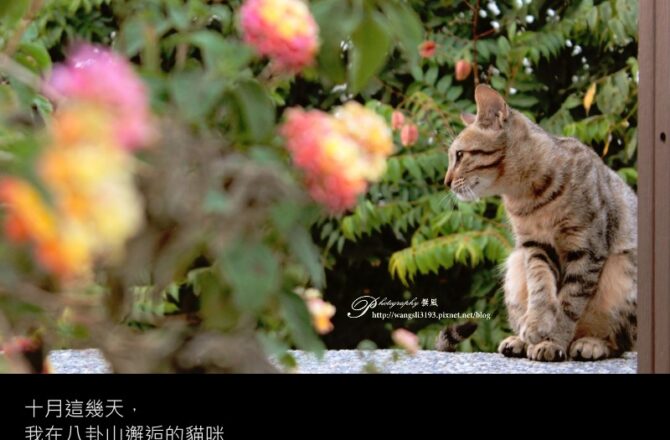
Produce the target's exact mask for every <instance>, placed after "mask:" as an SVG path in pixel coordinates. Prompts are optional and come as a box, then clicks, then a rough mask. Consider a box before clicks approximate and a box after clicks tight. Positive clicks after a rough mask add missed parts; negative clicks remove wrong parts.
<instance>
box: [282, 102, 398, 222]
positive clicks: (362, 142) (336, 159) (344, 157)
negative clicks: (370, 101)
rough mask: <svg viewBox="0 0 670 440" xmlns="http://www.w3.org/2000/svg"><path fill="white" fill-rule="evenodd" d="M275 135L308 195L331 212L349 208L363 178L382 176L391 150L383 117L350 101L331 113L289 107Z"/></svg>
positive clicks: (362, 187)
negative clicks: (283, 143)
mask: <svg viewBox="0 0 670 440" xmlns="http://www.w3.org/2000/svg"><path fill="white" fill-rule="evenodd" d="M281 134H282V136H284V138H285V139H286V148H287V149H288V150H289V152H290V153H291V156H292V157H293V163H294V164H295V165H296V166H297V167H298V168H300V169H301V170H302V171H303V173H304V179H305V184H306V186H307V189H308V191H309V193H310V195H311V196H312V198H313V199H314V200H316V201H317V202H318V203H320V204H322V205H324V206H325V207H326V208H327V209H328V210H329V211H331V212H332V213H340V212H343V211H345V210H347V209H349V208H351V207H353V206H354V205H355V204H356V201H357V198H358V196H359V195H360V194H362V193H363V192H365V190H366V189H367V185H368V181H375V180H378V179H379V178H380V177H381V176H382V174H383V173H384V171H385V169H386V157H388V155H390V154H391V153H392V152H393V141H392V139H391V134H390V130H389V129H388V127H387V126H386V124H385V122H384V120H383V119H382V118H381V117H380V116H378V115H377V114H376V113H374V112H373V111H372V110H369V109H366V108H365V107H363V106H361V105H360V104H358V103H355V102H349V103H347V104H345V105H344V106H342V107H340V108H338V109H337V110H336V111H335V114H334V116H331V115H329V114H328V113H324V112H322V111H319V110H310V111H305V110H302V109H299V108H293V109H289V110H287V112H286V121H285V122H284V124H283V126H282V128H281Z"/></svg>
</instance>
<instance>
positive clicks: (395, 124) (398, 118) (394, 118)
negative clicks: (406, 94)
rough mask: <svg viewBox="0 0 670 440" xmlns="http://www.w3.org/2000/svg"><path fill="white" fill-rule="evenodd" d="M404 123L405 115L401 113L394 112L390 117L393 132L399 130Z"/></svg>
mask: <svg viewBox="0 0 670 440" xmlns="http://www.w3.org/2000/svg"><path fill="white" fill-rule="evenodd" d="M404 123H405V115H403V114H402V112H400V111H398V110H396V111H394V112H393V114H392V115H391V128H392V129H394V130H399V129H400V128H401V127H402V126H403V124H404Z"/></svg>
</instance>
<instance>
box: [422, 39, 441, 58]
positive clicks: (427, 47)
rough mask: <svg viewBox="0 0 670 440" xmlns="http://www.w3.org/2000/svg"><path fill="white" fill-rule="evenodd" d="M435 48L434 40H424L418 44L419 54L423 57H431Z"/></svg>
mask: <svg viewBox="0 0 670 440" xmlns="http://www.w3.org/2000/svg"><path fill="white" fill-rule="evenodd" d="M436 50H437V43H436V42H434V41H430V40H428V41H424V42H423V43H421V44H420V45H419V55H421V56H422V57H423V58H431V57H433V56H434V55H435V51H436Z"/></svg>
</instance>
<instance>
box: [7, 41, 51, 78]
mask: <svg viewBox="0 0 670 440" xmlns="http://www.w3.org/2000/svg"><path fill="white" fill-rule="evenodd" d="M14 57H15V58H16V61H18V62H19V63H21V64H23V65H24V66H25V67H27V68H28V69H30V70H32V71H33V72H35V73H37V74H38V75H39V74H42V73H45V72H47V71H49V70H50V69H51V57H50V56H49V52H48V51H47V50H46V48H45V47H44V45H42V44H39V43H22V44H21V45H20V46H19V48H18V50H17V51H16V54H15V55H14Z"/></svg>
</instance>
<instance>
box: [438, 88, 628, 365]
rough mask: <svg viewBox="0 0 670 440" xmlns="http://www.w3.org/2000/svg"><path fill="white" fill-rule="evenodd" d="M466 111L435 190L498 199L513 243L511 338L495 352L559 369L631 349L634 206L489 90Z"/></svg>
mask: <svg viewBox="0 0 670 440" xmlns="http://www.w3.org/2000/svg"><path fill="white" fill-rule="evenodd" d="M475 101H476V102H477V115H476V116H475V115H469V114H464V115H462V119H463V121H464V122H465V124H466V127H465V129H464V130H463V131H462V132H461V133H460V134H459V136H458V137H457V138H456V139H455V140H454V142H453V143H452V145H451V146H450V148H449V169H448V171H447V174H446V176H445V179H444V183H445V185H446V186H447V187H449V188H451V190H452V191H453V192H454V193H455V194H456V196H457V197H458V198H459V199H460V200H466V201H471V200H475V199H477V198H479V197H484V196H491V195H501V196H502V198H503V202H504V205H505V209H506V211H507V214H508V217H509V219H510V222H511V225H512V228H513V231H514V235H515V237H516V247H515V249H514V251H513V252H512V253H511V255H510V256H509V258H508V259H507V262H506V273H505V280H504V290H505V305H506V306H507V311H508V315H509V321H510V325H511V327H512V330H513V331H514V333H515V336H510V337H508V338H507V339H505V340H503V341H502V343H501V344H500V346H499V348H498V351H499V352H501V353H502V354H503V355H505V356H510V357H527V358H529V359H532V360H537V361H563V360H565V359H567V358H568V357H569V358H571V359H575V360H599V359H605V358H608V357H616V356H620V355H621V354H622V353H623V352H624V351H627V350H630V349H632V348H633V346H634V344H635V340H636V333H637V318H636V302H637V217H636V216H637V196H636V195H635V193H634V192H633V191H632V190H631V188H630V187H628V185H626V183H625V182H624V181H623V180H622V179H621V178H620V177H619V176H618V175H617V174H616V173H615V172H614V171H612V170H611V169H609V168H608V167H607V166H606V165H605V164H604V162H603V161H602V160H601V159H600V157H599V156H598V155H597V154H596V153H595V152H594V151H593V150H592V149H590V148H588V147H587V146H585V145H583V144H582V143H580V142H579V141H578V140H577V139H574V138H567V137H556V136H553V135H551V134H549V133H547V132H546V131H544V130H543V129H542V128H540V127H539V126H537V125H536V124H534V123H533V122H531V121H530V120H529V119H528V118H526V117H525V116H524V115H522V114H521V113H519V112H518V111H515V110H513V109H511V108H510V107H509V106H508V105H507V103H506V102H505V100H504V99H503V98H502V96H500V95H499V94H498V93H497V92H496V91H494V90H493V89H492V88H490V87H488V86H486V85H480V86H479V87H477V89H476V91H475Z"/></svg>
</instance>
